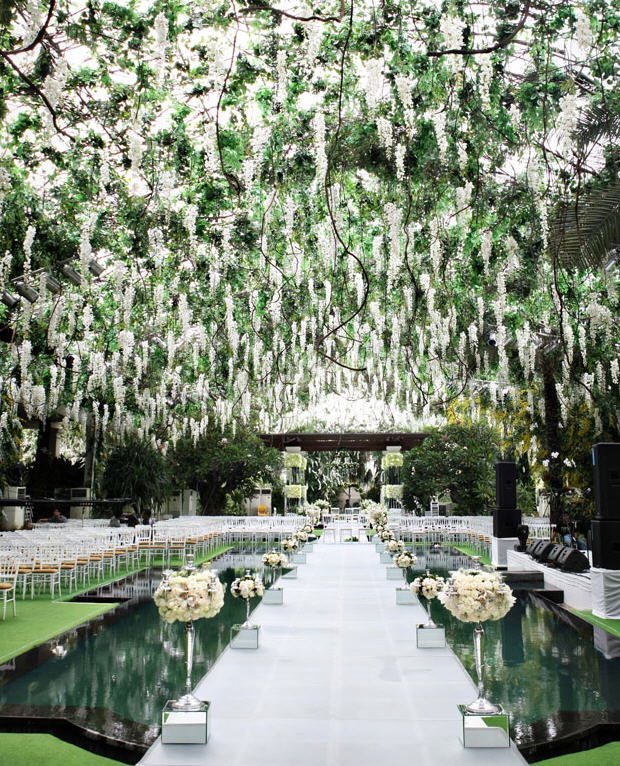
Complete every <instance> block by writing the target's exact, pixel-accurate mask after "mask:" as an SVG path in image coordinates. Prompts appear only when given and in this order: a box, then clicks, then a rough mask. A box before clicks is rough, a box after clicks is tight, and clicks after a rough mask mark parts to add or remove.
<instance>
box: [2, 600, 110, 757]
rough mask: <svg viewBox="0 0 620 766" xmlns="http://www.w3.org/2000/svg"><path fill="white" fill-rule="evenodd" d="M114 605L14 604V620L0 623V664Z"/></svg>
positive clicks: (36, 601)
mask: <svg viewBox="0 0 620 766" xmlns="http://www.w3.org/2000/svg"><path fill="white" fill-rule="evenodd" d="M115 606H116V604H114V603H111V604H88V603H87V604H73V603H70V602H67V601H50V600H49V599H47V600H45V601H43V600H42V599H37V600H35V601H27V600H26V601H18V602H17V617H13V615H12V613H9V614H7V617H6V620H5V621H4V622H3V623H0V664H4V663H5V662H7V661H8V660H10V659H12V658H13V657H17V656H18V655H19V654H23V653H24V652H27V651H28V650H29V649H33V648H34V647H35V646H38V645H39V644H42V643H43V642H44V641H49V640H50V639H52V638H54V637H55V636H59V635H60V634H61V633H65V632H66V631H68V630H72V629H73V628H77V626H78V625H82V624H83V623H85V622H88V621H89V620H92V619H93V618H94V617H98V616H99V615H100V614H104V612H107V611H109V610H110V609H113V608H114V607H115ZM1 762H4V761H1ZM7 763H8V761H7ZM32 763H34V761H32Z"/></svg>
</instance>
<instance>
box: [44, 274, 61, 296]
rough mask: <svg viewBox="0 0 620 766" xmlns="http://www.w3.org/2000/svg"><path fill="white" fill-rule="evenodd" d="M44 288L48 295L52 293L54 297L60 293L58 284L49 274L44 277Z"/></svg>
mask: <svg viewBox="0 0 620 766" xmlns="http://www.w3.org/2000/svg"><path fill="white" fill-rule="evenodd" d="M45 287H46V288H47V289H48V291H49V292H50V293H53V294H54V295H56V293H59V292H60V282H59V281H58V280H57V279H56V277H53V276H52V275H51V274H46V275H45Z"/></svg>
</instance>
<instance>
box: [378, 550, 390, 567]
mask: <svg viewBox="0 0 620 766" xmlns="http://www.w3.org/2000/svg"><path fill="white" fill-rule="evenodd" d="M379 562H380V563H381V564H391V563H392V554H391V553H390V552H389V551H382V552H381V555H380V556H379Z"/></svg>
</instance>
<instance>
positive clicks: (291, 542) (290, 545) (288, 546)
mask: <svg viewBox="0 0 620 766" xmlns="http://www.w3.org/2000/svg"><path fill="white" fill-rule="evenodd" d="M281 545H282V549H283V550H285V551H286V552H287V553H292V552H293V551H296V550H297V548H298V547H299V543H298V542H297V540H296V539H295V538H294V537H289V538H288V539H286V540H282V543H281Z"/></svg>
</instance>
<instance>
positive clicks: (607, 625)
mask: <svg viewBox="0 0 620 766" xmlns="http://www.w3.org/2000/svg"><path fill="white" fill-rule="evenodd" d="M571 611H572V612H574V613H575V614H577V615H579V617H581V619H582V620H585V621H586V622H589V623H590V624H591V625H597V626H598V627H599V628H604V629H605V630H606V631H607V632H608V633H611V634H612V635H613V636H616V638H620V620H605V619H603V618H602V617H595V616H594V615H593V614H592V612H589V611H588V612H581V611H579V610H578V609H571Z"/></svg>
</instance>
